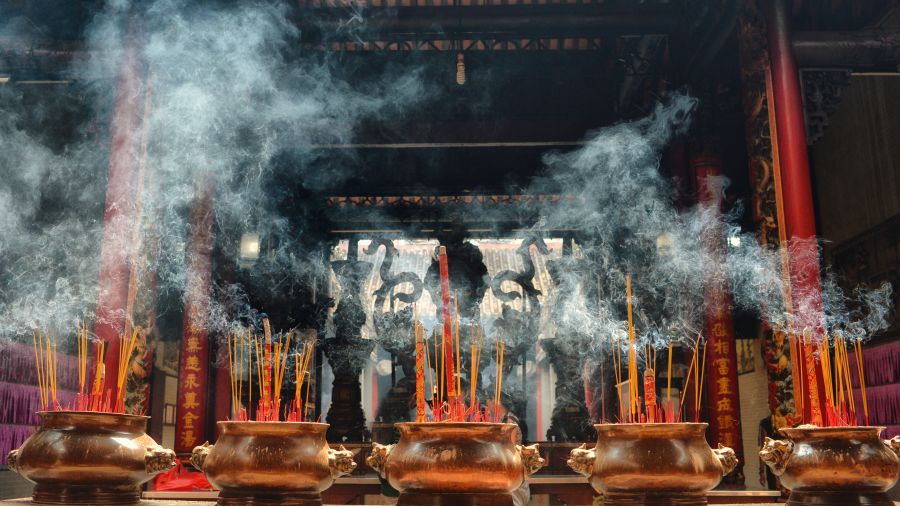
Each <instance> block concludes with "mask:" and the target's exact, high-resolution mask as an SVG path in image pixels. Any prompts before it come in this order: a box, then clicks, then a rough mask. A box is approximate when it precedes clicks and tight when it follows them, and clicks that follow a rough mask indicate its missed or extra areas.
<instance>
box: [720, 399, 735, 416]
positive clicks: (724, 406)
mask: <svg viewBox="0 0 900 506" xmlns="http://www.w3.org/2000/svg"><path fill="white" fill-rule="evenodd" d="M716 406H717V407H718V410H719V411H720V412H721V411H734V406H733V405H732V404H731V397H722V398H720V399H719V401H718V402H717V403H716Z"/></svg>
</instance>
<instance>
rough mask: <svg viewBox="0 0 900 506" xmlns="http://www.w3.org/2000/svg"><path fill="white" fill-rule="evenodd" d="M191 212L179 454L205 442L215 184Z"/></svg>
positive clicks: (200, 189) (205, 185)
mask: <svg viewBox="0 0 900 506" xmlns="http://www.w3.org/2000/svg"><path fill="white" fill-rule="evenodd" d="M196 191H197V195H196V197H195V198H194V203H193V206H192V207H191V211H190V224H191V227H189V230H190V231H191V232H190V236H189V237H188V243H187V252H186V254H187V280H186V287H185V302H184V331H183V332H184V335H183V340H182V343H181V367H180V370H179V375H178V405H177V410H176V412H177V414H178V415H177V418H176V420H175V451H180V452H183V451H191V450H192V449H193V448H194V447H195V446H197V445H200V444H202V443H203V441H204V434H203V428H204V427H205V426H206V385H207V374H208V370H209V334H208V331H207V326H208V323H209V296H210V294H209V290H210V284H211V277H212V261H211V258H210V257H211V254H212V243H213V231H212V224H213V209H212V184H211V181H209V180H203V181H201V182H200V183H199V184H198V185H197V190H196Z"/></svg>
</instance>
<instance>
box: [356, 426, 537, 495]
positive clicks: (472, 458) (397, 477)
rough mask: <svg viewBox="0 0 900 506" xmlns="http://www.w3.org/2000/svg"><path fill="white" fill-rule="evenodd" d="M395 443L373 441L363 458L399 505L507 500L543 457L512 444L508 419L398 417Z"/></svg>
mask: <svg viewBox="0 0 900 506" xmlns="http://www.w3.org/2000/svg"><path fill="white" fill-rule="evenodd" d="M396 427H397V429H398V430H399V431H400V441H399V442H398V443H397V444H395V445H388V446H385V445H380V444H378V443H373V445H372V447H373V448H372V454H371V455H370V456H369V457H368V458H367V459H366V463H367V464H369V466H371V467H372V468H373V469H375V470H376V471H377V472H378V474H380V475H381V477H382V478H385V479H387V480H388V482H390V484H391V486H392V487H394V488H395V489H397V490H398V491H400V499H399V502H398V503H397V504H398V505H400V506H404V505H420V506H423V505H424V506H427V505H433V506H437V505H448V506H449V505H454V506H457V505H458V506H475V505H477V506H486V505H490V506H494V505H497V506H501V505H502V506H512V504H513V502H512V496H511V495H510V494H511V493H512V492H513V491H515V490H516V489H517V488H519V487H520V486H521V485H522V483H523V482H524V481H525V480H526V479H527V478H528V477H529V476H531V475H532V474H533V473H534V472H536V471H537V470H538V469H540V468H541V467H543V465H544V459H542V458H541V456H540V454H539V453H538V448H537V445H532V446H521V445H517V444H516V431H517V429H518V426H517V425H515V424H512V423H475V422H425V423H413V422H408V423H398V424H396Z"/></svg>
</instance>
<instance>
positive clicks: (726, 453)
mask: <svg viewBox="0 0 900 506" xmlns="http://www.w3.org/2000/svg"><path fill="white" fill-rule="evenodd" d="M712 452H713V453H714V454H715V455H716V459H718V461H719V465H721V466H722V476H726V475H728V474H731V472H732V471H734V470H735V469H737V466H738V458H737V455H736V454H735V453H734V450H732V449H731V448H729V447H727V446H722V445H721V444H720V445H719V447H718V448H716V449H715V450H713V451H712Z"/></svg>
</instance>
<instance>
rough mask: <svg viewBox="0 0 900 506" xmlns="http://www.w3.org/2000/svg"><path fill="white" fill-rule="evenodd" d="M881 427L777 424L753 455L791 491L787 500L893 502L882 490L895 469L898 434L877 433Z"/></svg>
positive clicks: (875, 505) (808, 504)
mask: <svg viewBox="0 0 900 506" xmlns="http://www.w3.org/2000/svg"><path fill="white" fill-rule="evenodd" d="M883 430H884V427H815V426H809V425H806V426H800V427H797V428H795V429H781V433H782V434H784V435H785V436H786V437H787V439H785V440H774V439H770V438H766V442H765V444H764V445H763V448H762V450H761V451H760V452H759V458H760V459H762V460H763V462H765V463H766V464H767V465H768V466H769V467H771V468H772V472H774V473H775V475H776V476H779V477H780V478H781V484H782V485H784V486H785V487H786V488H788V489H789V490H790V491H791V496H790V498H789V499H788V504H789V505H791V506H812V505H815V506H837V505H841V506H854V505H866V506H893V504H894V502H893V501H892V500H891V499H890V498H889V497H888V495H887V491H888V490H889V489H890V488H891V487H893V486H894V484H895V483H896V482H897V478H898V475H900V458H898V454H900V436H896V437H894V439H892V440H889V441H882V440H881V439H880V436H881V432H882V431H883Z"/></svg>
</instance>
